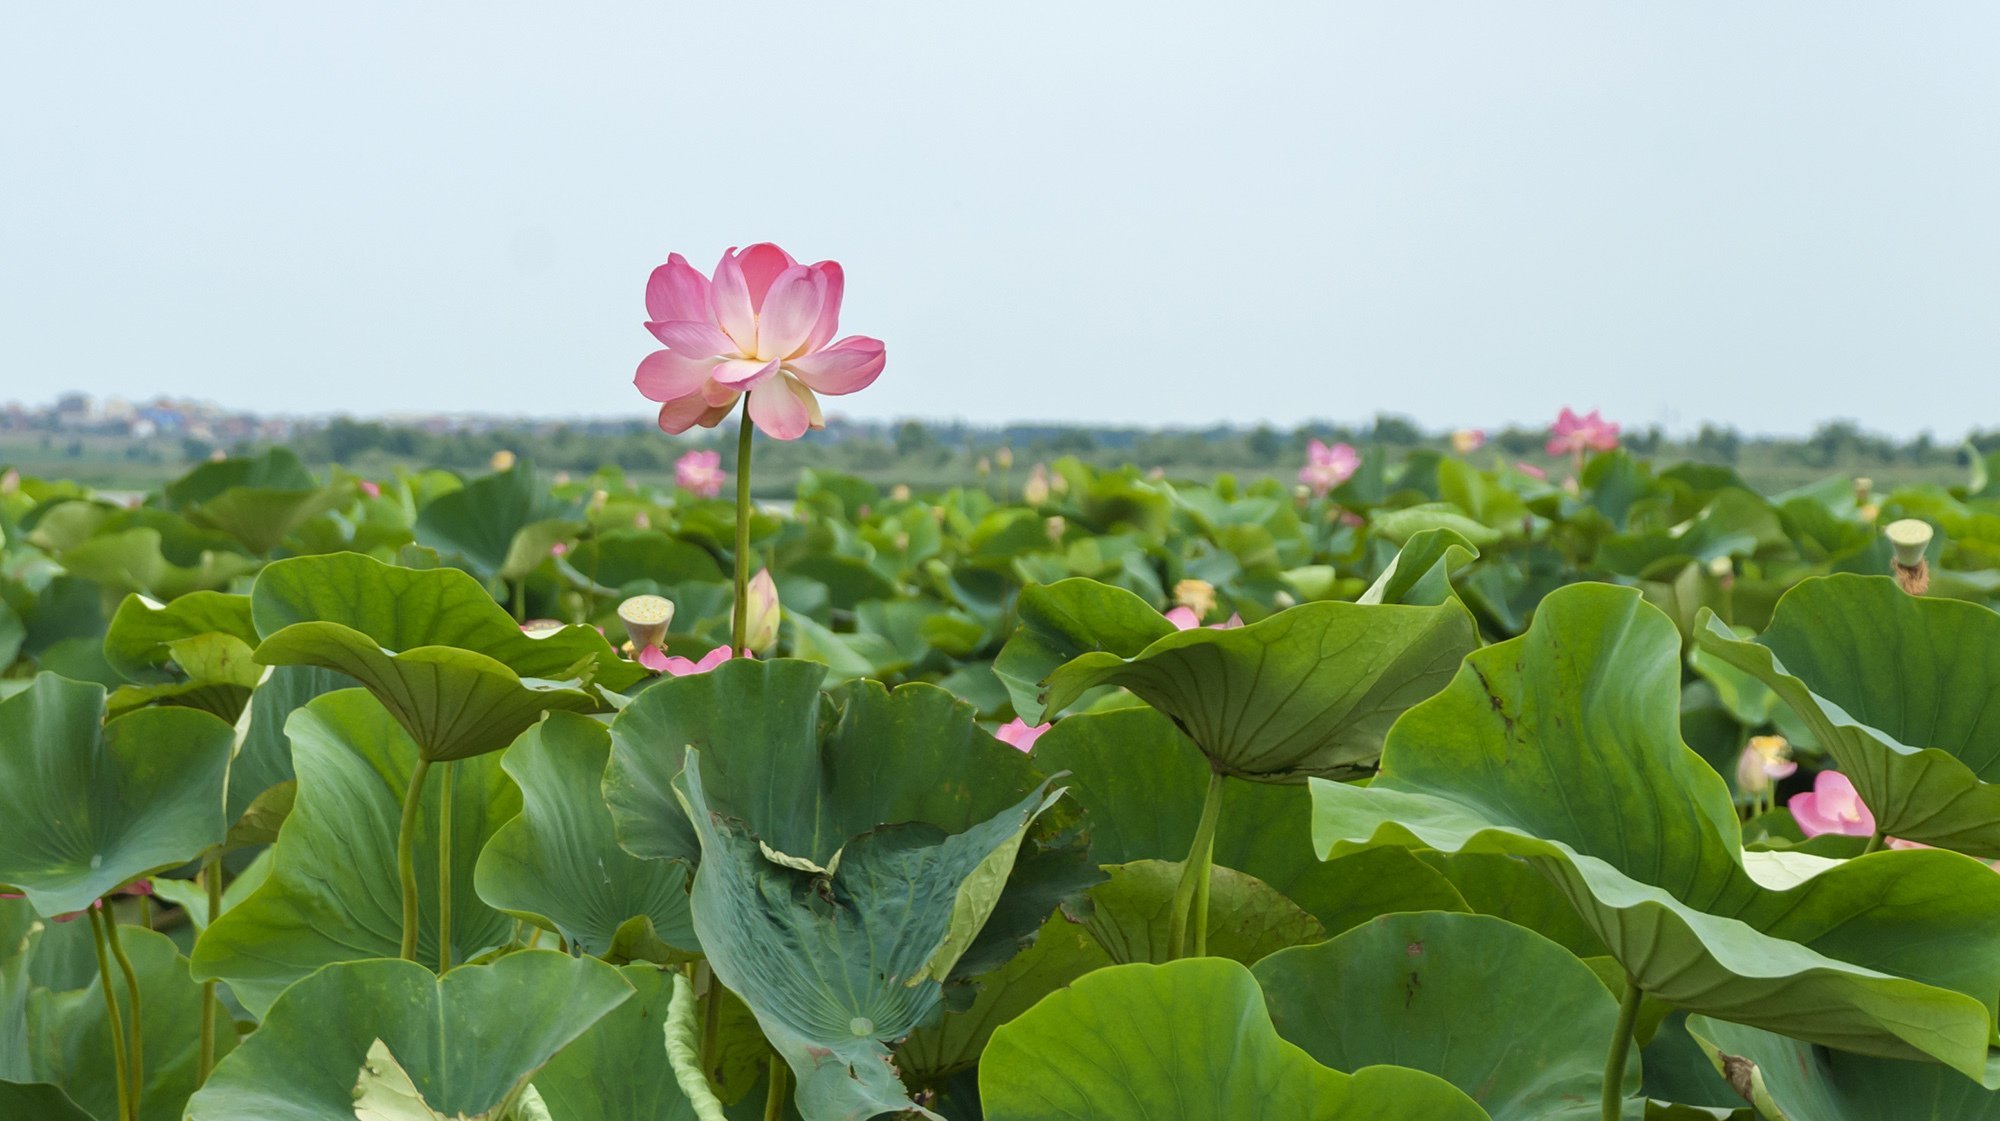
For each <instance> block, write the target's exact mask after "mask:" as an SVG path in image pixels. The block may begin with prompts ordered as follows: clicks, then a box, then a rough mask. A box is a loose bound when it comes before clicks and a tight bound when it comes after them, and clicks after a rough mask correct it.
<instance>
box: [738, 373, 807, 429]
mask: <svg viewBox="0 0 2000 1121" xmlns="http://www.w3.org/2000/svg"><path fill="white" fill-rule="evenodd" d="M797 384H798V383H797V382H794V381H793V380H792V379H790V378H788V377H776V378H772V379H770V380H768V381H765V382H763V383H762V384H760V385H758V386H757V388H755V389H752V390H751V391H750V419H751V420H752V421H753V422H755V423H756V425H757V427H758V428H759V429H761V430H762V431H763V433H764V434H765V435H766V436H769V437H771V438H772V439H774V440H796V439H798V438H799V437H801V436H803V435H805V434H806V429H808V428H811V427H812V422H813V409H812V406H811V405H810V404H809V403H808V402H807V401H805V400H803V399H801V398H800V397H799V395H798V394H797V393H795V392H793V390H792V386H794V385H797ZM800 388H802V389H803V388H804V387H803V386H801V387H800ZM806 392H807V393H811V392H812V391H811V390H806Z"/></svg>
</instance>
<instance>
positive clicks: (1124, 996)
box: [979, 958, 1486, 1121]
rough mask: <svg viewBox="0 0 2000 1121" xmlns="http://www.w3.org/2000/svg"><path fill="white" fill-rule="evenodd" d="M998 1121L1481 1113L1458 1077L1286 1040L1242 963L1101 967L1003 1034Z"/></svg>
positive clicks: (991, 1075)
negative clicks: (1323, 1059) (1313, 1050)
mask: <svg viewBox="0 0 2000 1121" xmlns="http://www.w3.org/2000/svg"><path fill="white" fill-rule="evenodd" d="M979 1097H980V1103H981V1105H982V1106H983V1107H984V1111H985V1115H986V1117H987V1118H989V1121H1047V1119H1050V1118H1056V1117H1088V1118H1091V1119H1092V1121H1212V1119H1213V1118H1219V1117H1285V1118H1298V1119H1300V1121H1479V1119H1482V1118H1484V1117H1485V1116H1486V1114H1485V1113H1484V1112H1483V1111H1482V1110H1481V1109H1480V1108H1479V1107H1478V1106H1477V1105H1474V1104H1473V1102H1472V1100H1471V1099H1470V1098H1468V1097H1466V1096H1465V1095H1464V1094H1463V1093H1461V1092H1460V1091H1459V1090H1457V1089H1456V1088H1454V1087H1453V1086H1452V1085H1451V1084H1450V1083H1449V1082H1446V1081H1445V1080H1443V1079H1441V1078H1438V1077H1437V1076H1435V1075H1431V1074H1425V1073H1423V1072H1422V1071H1416V1070H1407V1069H1404V1068H1401V1067H1392V1066H1377V1067H1368V1068H1366V1069H1363V1070H1360V1071H1357V1072H1355V1073H1354V1074H1351V1075H1349V1074H1342V1073H1340V1072H1339V1071H1336V1070H1333V1069H1331V1068H1329V1067H1324V1066H1321V1065H1320V1064H1319V1063H1316V1062H1314V1061H1313V1060H1312V1057H1311V1056H1309V1055H1307V1054H1306V1053H1305V1052H1304V1051H1303V1050H1300V1049H1299V1048H1298V1047H1297V1046H1295V1045H1293V1044H1291V1043H1287V1042H1285V1041H1284V1040H1283V1039H1281V1038H1279V1036H1278V1033H1277V1031H1276V1030H1274V1029H1273V1028H1272V1026H1271V1019H1270V1016H1269V1015H1268V1014H1266V1012H1265V1010H1264V994H1263V993H1262V992H1261V991H1259V989H1258V988H1257V982H1256V979H1255V978H1253V977H1252V976H1251V975H1250V971H1249V970H1248V969H1246V968H1244V967H1243V966H1241V965H1239V964H1237V963H1236V962H1233V961H1224V960H1222V959H1219V958H1191V959H1188V960H1185V961H1177V962H1174V963H1172V964H1170V965H1143V964H1135V965H1119V966H1113V967H1111V968H1108V969H1100V970H1098V971H1096V972H1095V973H1091V974H1089V975H1087V976H1085V977H1082V978H1080V979H1078V980H1077V981H1076V983H1075V984H1073V985H1071V986H1069V987H1068V988H1067V989H1064V990H1062V991H1061V992H1057V993H1054V994H1052V995H1050V996H1049V997H1047V998H1045V999H1044V1000H1043V1001H1042V1002H1041V1003H1039V1004H1037V1005H1035V1006H1034V1007H1033V1008H1031V1009H1029V1010H1028V1012H1027V1014H1026V1015H1023V1016H1021V1017H1020V1018H1019V1019H1016V1020H1014V1021H1012V1022H1010V1023H1008V1024H1005V1025H1003V1026H1002V1027H1001V1028H1000V1029H999V1030H998V1031H996V1032H994V1033H993V1040H992V1042H991V1043H989V1044H987V1047H986V1055H985V1057H984V1058H983V1059H982V1060H981V1061H980V1064H979Z"/></svg>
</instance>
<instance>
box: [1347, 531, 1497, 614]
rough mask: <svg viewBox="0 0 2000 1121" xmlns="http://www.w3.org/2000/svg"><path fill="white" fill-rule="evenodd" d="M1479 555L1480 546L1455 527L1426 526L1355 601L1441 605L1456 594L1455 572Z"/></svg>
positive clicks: (1406, 543) (1424, 605) (1405, 545)
mask: <svg viewBox="0 0 2000 1121" xmlns="http://www.w3.org/2000/svg"><path fill="white" fill-rule="evenodd" d="M1478 557H1479V548H1478V546H1476V545H1474V544H1473V543H1472V542H1470V541H1468V540H1466V539H1465V537H1464V535H1462V534H1460V533H1458V532H1457V531H1455V530H1452V529H1448V528H1440V529H1426V530H1422V531H1420V532H1418V533H1417V534H1415V535H1413V536H1412V537H1411V538H1410V539H1409V540H1408V541H1407V542H1405V543H1404V545H1403V548H1402V549H1401V551H1399V552H1398V553H1397V554H1396V558H1395V559H1394V560H1392V561H1390V562H1389V567H1387V568H1384V569H1383V570H1382V574H1381V575H1380V576H1377V577H1376V578H1375V582H1374V583H1373V584H1371V585H1369V586H1368V590H1367V591H1365V592H1363V593H1361V597H1360V598H1359V599H1357V600H1356V601H1355V602H1357V603H1406V604H1415V605H1418V606H1423V607H1434V606H1437V605H1438V604H1441V603H1444V602H1445V601H1446V600H1449V599H1454V598H1456V595H1457V593H1455V592H1454V591H1453V590H1452V587H1451V574H1452V573H1453V572H1455V571H1457V570H1458V569H1460V568H1463V567H1465V566H1466V565H1468V564H1470V563H1472V562H1473V561H1474V560H1476V559H1478Z"/></svg>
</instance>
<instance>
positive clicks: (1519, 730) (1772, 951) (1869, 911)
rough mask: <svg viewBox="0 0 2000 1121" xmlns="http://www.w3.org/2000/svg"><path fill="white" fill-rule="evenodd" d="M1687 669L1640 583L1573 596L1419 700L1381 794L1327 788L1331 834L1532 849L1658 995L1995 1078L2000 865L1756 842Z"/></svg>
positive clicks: (1556, 598)
mask: <svg viewBox="0 0 2000 1121" xmlns="http://www.w3.org/2000/svg"><path fill="white" fill-rule="evenodd" d="M1680 671H1681V658H1680V642H1679V638H1678V635H1677V634H1676V632H1675V630H1674V627H1673V624H1672V622H1671V621H1669V620H1668V619H1667V618H1666V617H1665V616H1663V615H1661V614H1660V613H1659V612H1658V611H1657V610H1656V609H1654V608H1652V607H1650V606H1647V605H1646V604H1644V602H1643V601H1642V600H1641V599H1640V597H1639V594H1638V593H1637V592H1636V591H1634V590H1632V589H1628V588H1617V587H1612V586H1609V585H1600V584H1578V585H1574V586H1571V587H1568V588H1564V589H1562V590H1561V591H1558V592H1556V593H1554V594H1553V595H1551V596H1549V597H1548V599H1547V600H1545V601H1544V602H1543V604H1542V606H1541V608H1540V610H1539V611H1538V612H1537V613H1536V616H1535V621H1534V624H1533V626H1532V627H1531V628H1530V629H1529V631H1528V633H1527V634H1526V635H1524V636H1522V637H1520V638H1516V639H1511V640H1509V641H1507V642H1503V643H1500V644H1498V645H1495V646H1491V647H1488V648H1486V649H1484V650H1481V651H1479V652H1477V653H1474V654H1472V655H1470V656H1469V657H1468V658H1467V659H1466V663H1465V667H1464V669H1463V670H1462V671H1461V672H1460V673H1459V675H1458V676H1457V678H1455V679H1454V680H1453V682H1452V684H1451V685H1450V686H1449V687H1448V688H1447V689H1446V690H1445V691H1444V692H1443V693H1441V694H1439V695H1438V696H1437V697H1436V698H1434V699H1432V700H1430V701H1428V702H1426V703H1424V704H1422V705H1419V706H1417V707H1416V708H1413V709H1411V710H1410V711H1409V712H1408V713H1407V714H1405V716H1404V718H1403V719H1402V720H1401V721H1400V722H1399V723H1398V724H1397V726H1396V729H1395V732H1394V733H1393V734H1392V735H1391V737H1390V741H1389V744H1388V746H1387V748H1386V750H1385V751H1384V755H1383V768H1382V773H1381V774H1380V775H1379V776H1378V777H1377V778H1376V780H1375V781H1374V782H1373V783H1372V784H1370V785H1369V786H1368V787H1367V788H1366V789H1362V788H1358V787H1350V786H1342V785H1339V784H1336V783H1329V782H1315V783H1313V784H1312V792H1313V800H1314V830H1313V832H1314V837H1315V840H1316V841H1317V843H1318V844H1319V846H1320V848H1321V851H1323V852H1333V851H1335V850H1343V849H1345V848H1347V847H1348V846H1351V845H1353V844H1357V843H1373V844H1385V843H1386V844H1401V845H1411V846H1423V847H1428V848H1433V849H1437V850H1440V851H1443V852H1461V851H1467V852H1475V853H1501V854H1505V855H1508V856H1512V857H1516V858H1519V859H1521V860H1523V861H1526V862H1528V863H1529V864H1531V865H1533V866H1534V867H1535V868H1536V869H1537V870H1538V871H1540V872H1541V873H1542V874H1544V875H1545V876H1547V877H1549V878H1550V879H1551V880H1553V881H1554V882H1555V883H1556V884H1557V885H1558V887H1559V888H1561V890H1562V891H1563V893H1564V894H1565V895H1567V896H1569V898H1570V900H1571V902H1572V903H1573V904H1574V905H1575V907H1576V908H1577V911H1578V913H1579V914H1580V915H1581V916H1582V918H1583V919H1584V921H1585V922H1586V923H1587V924H1588V925H1589V926H1590V927H1591V928H1592V930H1593V931H1594V932H1595V933H1596V934H1597V935H1598V936H1599V938H1601V939H1602V940H1603V942H1604V944H1605V945H1606V946H1607V947H1608V948H1609V950H1610V953H1611V955H1612V956H1614V957H1616V958H1617V959H1618V962H1619V964H1620V965H1621V966H1623V967H1624V969H1625V972H1626V974H1627V976H1628V977H1630V978H1631V980H1632V981H1633V983H1635V984H1636V985H1638V986H1639V987H1640V988H1641V989H1642V990H1643V991H1644V992H1645V993H1647V994H1649V995H1651V996H1653V997H1656V998H1658V999H1660V1000H1663V1001H1666V1002H1667V1003H1670V1004H1673V1005H1675V1006H1678V1007H1681V1008H1685V1009H1687V1010H1689V1011H1693V1012H1699V1013H1703V1014H1707V1015H1713V1016H1717V1017H1720V1018H1728V1019H1732V1020H1736V1021H1738V1022H1743V1023H1749V1024H1752V1025H1755V1026H1759V1027H1768V1028H1771V1029H1772V1030H1781V1031H1785V1032H1787V1033H1789V1034H1793V1035H1796V1036H1798V1037H1799V1038H1802V1039H1809V1040H1812V1041H1815V1042H1822V1043H1825V1044H1827V1045H1829V1046H1839V1047H1842V1048H1845V1049H1848V1050H1854V1051H1861V1052H1865V1053H1870V1054H1877V1055H1883V1056H1887V1057H1900V1058H1924V1057H1931V1058H1936V1059H1937V1060H1939V1061H1941V1062H1945V1063H1947V1064H1949V1065H1951V1066H1953V1067H1955V1068H1957V1069H1959V1070H1962V1071H1964V1072H1966V1073H1968V1074H1969V1075H1972V1076H1974V1077H1979V1076H1982V1075H1983V1073H1984V1071H1985V1068H1986V1064H1987V1041H1988V1039H1989V1037H1990V1036H1991V1034H1992V1026H1993V1002H1994V1001H1995V999H1996V996H2000V956H1996V955H2000V923H1996V922H1995V919H1996V918H2000V877H1995V876H1993V875H1992V873H1991V872H1989V871H1988V870H1986V869H1984V868H1981V867H1980V866H1979V865H1977V864H1975V863H1973V862H1971V861H1968V860H1965V859H1963V858H1961V857H1958V856H1954V855H1952V854H1950V853H1943V852H1884V853H1877V854H1875V855H1872V856H1868V857H1864V858H1861V859H1858V860H1853V861H1848V862H1846V863H1844V864H1841V863H1839V862H1835V861H1823V860H1818V859H1816V858H1813V857H1802V856H1796V855H1791V854H1774V853H1763V854H1755V853H1753V854H1749V855H1747V856H1746V855H1745V854H1744V853H1743V852H1742V850H1741V840H1740V834H1739V830H1738V827H1737V823H1736V816H1735V812H1734V809H1733V807H1732V806H1731V804H1730V800H1729V793H1728V789H1727V787H1726V786H1725V785H1724V783H1723V781H1722V779H1721V777H1720V776H1718V775H1717V774H1716V773H1715V772H1714V771H1713V770H1711V769H1710V768H1709V767H1708V766H1707V764H1705V763H1703V762H1702V761H1701V758H1700V757H1699V756H1697V755H1696V754H1695V753H1694V752H1693V751H1691V750H1689V749H1688V748H1687V747H1686V746H1685V745H1683V744H1682V743H1681V742H1680V737H1679V733H1678V727H1679V724H1678V722H1679V712H1678V708H1679V682H1680ZM1752 868H1755V869H1756V870H1757V871H1758V872H1759V873H1760V874H1761V875H1763V876H1764V877H1765V878H1767V879H1769V880H1771V881H1772V882H1774V883H1778V884H1780V886H1778V887H1767V886H1765V884H1764V883H1763V882H1760V881H1759V879H1758V878H1757V877H1756V876H1753V875H1752V872H1751V869H1752Z"/></svg>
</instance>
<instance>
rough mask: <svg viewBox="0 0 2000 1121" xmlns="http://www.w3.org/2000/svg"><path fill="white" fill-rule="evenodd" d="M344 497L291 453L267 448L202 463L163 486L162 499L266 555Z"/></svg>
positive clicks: (341, 489) (183, 513) (196, 523)
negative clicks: (260, 452)
mask: <svg viewBox="0 0 2000 1121" xmlns="http://www.w3.org/2000/svg"><path fill="white" fill-rule="evenodd" d="M345 494H346V492H345V490H344V489H343V488H340V487H321V486H320V485H319V481H318V480H316V479H314V478H313V476H312V472H310V471H307V470H306V469H305V466H304V465H303V464H301V463H300V462H299V457H298V456H297V455H295V454H293V453H292V452H291V451H290V450H288V449H286V448H272V449H270V450H269V451H267V452H265V453H264V454H263V455H260V456H256V457H247V456H236V457H231V458H229V459H218V460H214V461H212V462H208V463H204V464H202V465H200V466H199V467H196V468H195V469H194V470H192V471H190V472H188V473H187V474H186V475H183V476H181V477H180V478H179V479H176V480H175V481H173V482H171V483H168V484H167V486H166V489H165V491H164V492H163V497H164V498H165V499H166V501H167V503H168V504H169V505H171V506H172V507H173V508H174V509H175V510H177V511H179V512H180V513H181V514H182V515H183V516H185V517H186V518H187V519H188V520H189V521H190V522H192V523H194V524H195V525H199V526H205V527H210V528H213V529H218V530H221V531H222V532H224V533H227V534H229V535H230V536H231V537H234V538H235V539H236V540H238V541H241V542H242V543H243V544H244V545H246V546H248V547H249V549H250V551H251V552H253V553H268V552H270V551H271V550H272V549H275V548H277V547H278V543H279V542H281V541H283V540H284V539H285V537H286V535H288V534H290V533H291V532H292V530H294V529H297V528H298V527H299V526H300V525H301V524H303V523H304V522H305V521H306V520H307V519H309V518H312V517H313V516H315V515H317V514H321V513H324V512H326V511H327V510H331V509H333V508H334V507H335V506H337V505H339V504H340V500H341V499H342V498H343V497H344V496H345Z"/></svg>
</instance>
